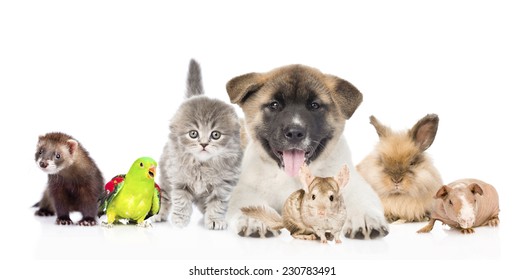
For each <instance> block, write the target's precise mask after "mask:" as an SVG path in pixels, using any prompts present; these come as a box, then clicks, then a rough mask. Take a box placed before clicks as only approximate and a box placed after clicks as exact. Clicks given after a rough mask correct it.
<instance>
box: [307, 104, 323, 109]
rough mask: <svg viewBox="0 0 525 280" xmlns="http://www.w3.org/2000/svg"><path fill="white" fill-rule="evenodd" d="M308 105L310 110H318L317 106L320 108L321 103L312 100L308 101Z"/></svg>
mask: <svg viewBox="0 0 525 280" xmlns="http://www.w3.org/2000/svg"><path fill="white" fill-rule="evenodd" d="M309 107H310V109H311V110H318V109H319V108H321V105H319V103H317V102H312V103H310V105H309Z"/></svg>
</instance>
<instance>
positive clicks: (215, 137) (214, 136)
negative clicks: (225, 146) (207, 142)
mask: <svg viewBox="0 0 525 280" xmlns="http://www.w3.org/2000/svg"><path fill="white" fill-rule="evenodd" d="M211 138H212V139H213V140H218V139H219V138H221V133H220V132H218V131H212V132H211Z"/></svg>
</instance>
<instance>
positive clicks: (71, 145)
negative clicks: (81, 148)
mask: <svg viewBox="0 0 525 280" xmlns="http://www.w3.org/2000/svg"><path fill="white" fill-rule="evenodd" d="M67 146H68V148H69V153H70V154H74V153H75V152H76V151H77V149H78V142H77V141H75V140H73V139H69V140H67Z"/></svg>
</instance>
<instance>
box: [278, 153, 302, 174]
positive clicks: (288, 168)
mask: <svg viewBox="0 0 525 280" xmlns="http://www.w3.org/2000/svg"><path fill="white" fill-rule="evenodd" d="M283 161H284V172H286V174H288V175H289V176H292V177H295V176H297V175H299V169H300V168H301V165H303V162H304V151H302V150H296V149H293V150H288V151H283Z"/></svg>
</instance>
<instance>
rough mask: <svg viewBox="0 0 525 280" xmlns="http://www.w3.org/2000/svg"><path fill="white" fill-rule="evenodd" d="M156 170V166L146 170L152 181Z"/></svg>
mask: <svg viewBox="0 0 525 280" xmlns="http://www.w3.org/2000/svg"><path fill="white" fill-rule="evenodd" d="M156 169H157V167H156V166H152V167H150V168H149V169H148V176H149V177H150V178H151V179H153V178H155V173H156Z"/></svg>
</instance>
